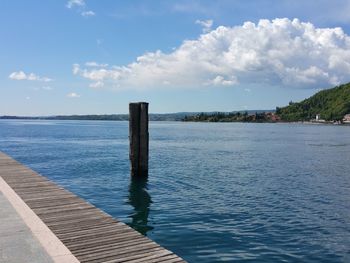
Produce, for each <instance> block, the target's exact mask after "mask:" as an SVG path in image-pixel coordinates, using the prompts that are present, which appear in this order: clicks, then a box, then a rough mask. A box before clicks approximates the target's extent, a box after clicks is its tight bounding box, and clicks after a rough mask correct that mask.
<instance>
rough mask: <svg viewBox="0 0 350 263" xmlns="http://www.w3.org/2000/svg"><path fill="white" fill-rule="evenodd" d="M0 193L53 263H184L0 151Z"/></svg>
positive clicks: (169, 252)
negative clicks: (9, 202)
mask: <svg viewBox="0 0 350 263" xmlns="http://www.w3.org/2000/svg"><path fill="white" fill-rule="evenodd" d="M0 190H1V192H3V194H4V195H5V196H7V198H8V199H9V196H12V197H10V201H11V203H12V205H13V206H14V207H15V208H16V207H17V208H16V209H17V212H18V213H19V214H20V215H21V217H22V218H23V219H24V221H25V222H26V223H27V224H28V225H29V228H30V229H31V230H32V232H33V233H34V234H36V237H37V238H38V239H39V241H40V242H41V243H42V245H43V247H44V248H45V249H46V250H47V252H48V254H49V255H51V257H52V259H53V260H54V261H55V262H109V263H112V262H128V263H133V262H149V263H151V262H164V263H172V262H174V263H175V262H185V261H184V260H183V259H181V258H180V257H178V256H177V255H175V254H174V253H172V252H171V251H169V250H166V249H165V248H163V247H161V246H160V245H158V244H157V243H155V242H153V241H152V240H150V239H148V238H147V237H145V236H143V235H141V234H140V233H138V232H137V231H135V230H133V229H132V228H130V227H129V226H127V225H126V224H124V223H122V222H119V221H117V220H116V219H115V218H113V217H112V216H110V215H108V214H106V213H105V212H103V211H102V210H100V209H98V208H96V207H95V206H93V205H92V204H90V203H88V202H86V201H85V200H83V199H81V198H79V197H78V196H76V195H75V194H73V193H71V192H69V191H67V190H66V189H64V188H62V187H60V186H58V185H57V184H55V183H53V182H52V181H50V180H49V179H47V178H46V177H44V176H42V175H39V174H38V173H36V172H34V171H33V170H31V169H30V168H28V167H26V166H24V165H22V164H20V163H19V162H17V161H15V160H14V159H12V158H11V157H9V156H8V155H6V154H4V153H2V152H0ZM11 198H12V199H11ZM38 229H39V230H40V231H39V230H38ZM37 233H39V235H37ZM0 250H1V247H0ZM57 251H60V252H61V254H59V253H57ZM55 253H56V254H55Z"/></svg>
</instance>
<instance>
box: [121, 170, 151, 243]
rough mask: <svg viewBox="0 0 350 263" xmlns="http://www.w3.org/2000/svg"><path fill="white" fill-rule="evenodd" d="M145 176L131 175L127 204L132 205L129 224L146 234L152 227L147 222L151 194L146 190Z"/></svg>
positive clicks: (146, 180)
mask: <svg viewBox="0 0 350 263" xmlns="http://www.w3.org/2000/svg"><path fill="white" fill-rule="evenodd" d="M147 182H148V179H147V177H135V176H133V177H131V181H130V186H129V200H128V202H127V203H128V204H130V205H132V206H133V208H134V209H133V213H132V214H131V215H130V216H129V217H130V218H131V219H132V221H131V223H128V225H129V226H131V227H132V228H134V229H135V230H137V231H138V232H140V233H141V234H142V235H145V236H146V235H147V232H148V231H149V230H152V229H153V227H152V226H150V225H149V224H148V215H149V212H150V206H151V203H152V199H151V196H150V195H149V193H148V191H147Z"/></svg>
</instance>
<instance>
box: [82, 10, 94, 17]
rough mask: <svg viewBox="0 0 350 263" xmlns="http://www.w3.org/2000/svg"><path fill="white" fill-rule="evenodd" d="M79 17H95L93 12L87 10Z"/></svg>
mask: <svg viewBox="0 0 350 263" xmlns="http://www.w3.org/2000/svg"><path fill="white" fill-rule="evenodd" d="M81 15H82V16H85V17H89V16H94V15H95V12H94V11H91V10H89V11H83V12H81Z"/></svg>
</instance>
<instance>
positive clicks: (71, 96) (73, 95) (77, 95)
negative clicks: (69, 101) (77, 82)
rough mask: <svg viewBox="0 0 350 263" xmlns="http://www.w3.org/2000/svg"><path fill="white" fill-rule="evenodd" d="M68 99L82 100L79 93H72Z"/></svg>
mask: <svg viewBox="0 0 350 263" xmlns="http://www.w3.org/2000/svg"><path fill="white" fill-rule="evenodd" d="M67 97H68V98H73V99H74V98H80V95H79V94H77V93H75V92H71V93H68V94H67Z"/></svg>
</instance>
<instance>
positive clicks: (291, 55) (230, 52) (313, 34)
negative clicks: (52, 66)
mask: <svg viewBox="0 0 350 263" xmlns="http://www.w3.org/2000/svg"><path fill="white" fill-rule="evenodd" d="M73 73H74V74H75V75H80V76H82V77H83V78H86V79H88V80H91V81H92V84H91V86H92V87H94V86H95V87H102V86H108V87H113V88H116V89H130V88H131V89H142V88H143V89H147V88H152V87H158V88H159V87H181V88H186V87H188V88H189V87H192V88H194V87H196V88H200V87H203V86H208V85H211V86H234V85H245V84H261V85H276V86H287V87H304V88H315V87H328V86H330V85H336V84H339V83H343V82H347V81H350V37H349V36H348V35H347V34H345V33H344V32H343V30H342V29H341V28H316V27H315V26H314V25H313V24H311V23H304V22H300V21H299V20H298V19H294V20H289V19H287V18H284V19H274V20H272V21H270V20H260V21H259V23H257V24H254V23H252V22H245V23H244V24H243V25H241V26H235V27H225V26H219V27H218V28H216V29H215V30H212V31H210V32H208V33H206V34H202V35H200V36H199V38H198V39H196V40H186V41H184V42H183V43H182V45H180V46H179V47H178V48H176V49H175V50H173V51H172V52H170V53H164V52H162V51H159V50H158V51H155V52H149V53H146V54H144V55H142V56H140V57H138V58H137V59H136V61H135V62H133V63H130V64H128V65H125V66H110V67H103V68H101V67H99V66H98V65H92V64H89V65H88V66H86V67H81V66H80V65H78V64H74V65H73Z"/></svg>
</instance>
